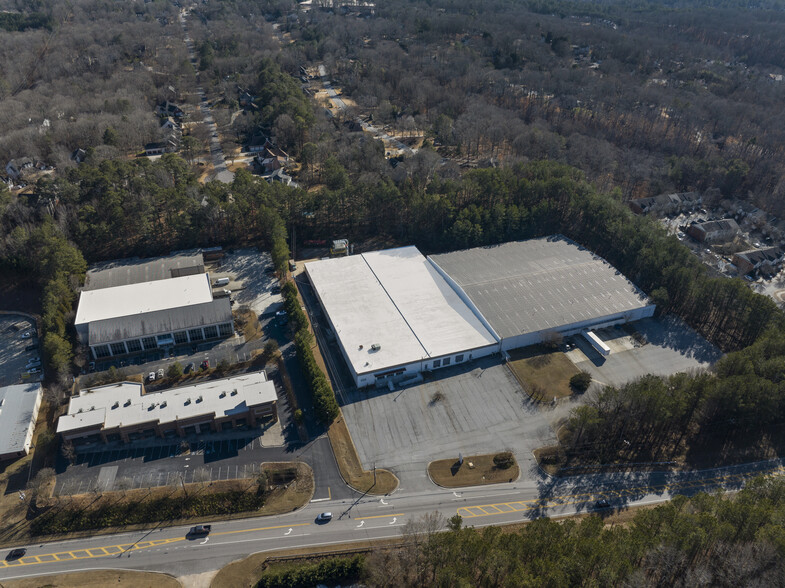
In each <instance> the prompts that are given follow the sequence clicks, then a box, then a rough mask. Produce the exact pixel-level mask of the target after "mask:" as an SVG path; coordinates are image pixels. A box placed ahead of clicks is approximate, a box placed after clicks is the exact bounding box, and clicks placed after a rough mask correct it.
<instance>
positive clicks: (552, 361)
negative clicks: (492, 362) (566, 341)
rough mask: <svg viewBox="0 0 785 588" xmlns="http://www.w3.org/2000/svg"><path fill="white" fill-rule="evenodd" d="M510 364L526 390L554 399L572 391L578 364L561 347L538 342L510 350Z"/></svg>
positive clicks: (538, 398)
mask: <svg viewBox="0 0 785 588" xmlns="http://www.w3.org/2000/svg"><path fill="white" fill-rule="evenodd" d="M510 358H511V360H510V361H509V362H507V366H508V367H509V368H510V371H511V372H512V373H513V375H514V376H515V378H516V379H517V380H518V382H519V383H520V384H521V386H522V387H523V389H524V390H525V391H526V393H527V394H528V395H529V396H531V398H532V399H533V400H535V401H537V402H551V401H553V400H554V399H556V398H565V397H567V396H570V395H571V394H572V388H570V378H571V377H572V376H574V375H575V374H577V373H578V371H579V370H578V368H576V367H575V365H574V364H573V363H572V362H571V361H570V360H569V359H568V358H567V356H566V355H565V354H564V353H562V352H561V351H555V350H551V349H546V348H544V347H542V346H539V345H535V346H533V347H527V348H524V349H514V350H512V351H510Z"/></svg>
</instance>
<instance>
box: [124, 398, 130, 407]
mask: <svg viewBox="0 0 785 588" xmlns="http://www.w3.org/2000/svg"><path fill="white" fill-rule="evenodd" d="M123 406H131V399H130V398H129V399H128V400H126V401H125V404H123Z"/></svg>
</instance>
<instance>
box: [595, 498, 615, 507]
mask: <svg viewBox="0 0 785 588" xmlns="http://www.w3.org/2000/svg"><path fill="white" fill-rule="evenodd" d="M594 506H596V507H597V508H610V506H611V503H610V502H608V501H607V500H606V499H605V498H600V499H599V500H598V501H597V502H595V503H594Z"/></svg>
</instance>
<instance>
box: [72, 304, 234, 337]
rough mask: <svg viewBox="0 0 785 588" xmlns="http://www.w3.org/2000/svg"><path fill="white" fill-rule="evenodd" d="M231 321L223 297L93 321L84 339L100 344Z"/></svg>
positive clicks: (227, 306) (230, 309)
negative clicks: (189, 304) (178, 306)
mask: <svg viewBox="0 0 785 588" xmlns="http://www.w3.org/2000/svg"><path fill="white" fill-rule="evenodd" d="M231 322H233V318H232V306H231V302H230V301H229V297H228V296H224V297H222V298H216V299H215V300H211V301H210V302H203V303H202V304H192V305H191V306H184V307H180V308H170V309H166V310H158V311H156V312H148V313H145V314H143V315H133V316H121V317H116V318H108V319H104V320H100V321H93V322H91V323H90V325H89V326H88V328H87V341H88V345H100V344H102V343H111V342H114V341H124V340H126V339H139V338H141V337H151V336H153V335H160V334H162V333H173V332H174V331H185V330H188V329H194V328H197V327H206V326H209V325H217V324H220V323H231Z"/></svg>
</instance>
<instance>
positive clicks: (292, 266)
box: [289, 259, 297, 272]
mask: <svg viewBox="0 0 785 588" xmlns="http://www.w3.org/2000/svg"><path fill="white" fill-rule="evenodd" d="M296 269H297V264H296V263H295V262H294V260H293V259H290V260H289V271H290V272H293V271H294V270H296Z"/></svg>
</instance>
